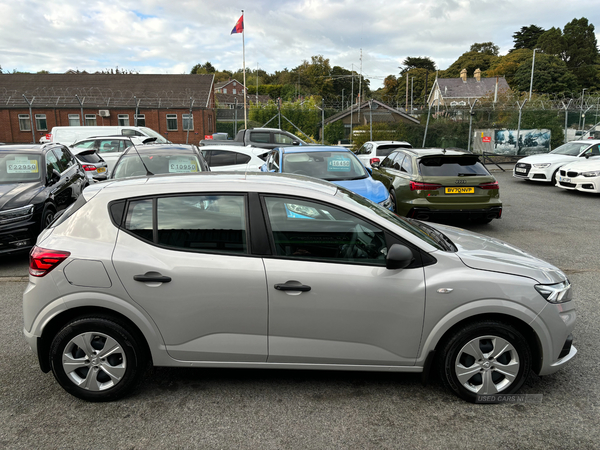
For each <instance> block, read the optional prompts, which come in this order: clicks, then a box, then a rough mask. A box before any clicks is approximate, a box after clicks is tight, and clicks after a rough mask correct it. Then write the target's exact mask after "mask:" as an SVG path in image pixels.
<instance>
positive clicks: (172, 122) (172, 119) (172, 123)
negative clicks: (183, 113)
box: [167, 114, 177, 131]
mask: <svg viewBox="0 0 600 450" xmlns="http://www.w3.org/2000/svg"><path fill="white" fill-rule="evenodd" d="M167 130H168V131H177V114H167Z"/></svg>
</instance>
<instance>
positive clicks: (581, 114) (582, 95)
mask: <svg viewBox="0 0 600 450" xmlns="http://www.w3.org/2000/svg"><path fill="white" fill-rule="evenodd" d="M585 91H587V88H583V91H581V108H580V110H581V113H580V114H579V131H581V119H582V117H583V115H584V112H583V99H584V96H585Z"/></svg>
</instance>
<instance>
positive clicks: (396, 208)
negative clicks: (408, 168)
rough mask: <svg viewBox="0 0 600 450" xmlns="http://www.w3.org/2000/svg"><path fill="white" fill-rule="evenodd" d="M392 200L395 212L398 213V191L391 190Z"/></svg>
mask: <svg viewBox="0 0 600 450" xmlns="http://www.w3.org/2000/svg"><path fill="white" fill-rule="evenodd" d="M390 200H391V201H392V206H393V207H394V209H393V211H394V212H395V213H398V204H397V203H396V191H395V190H393V189H392V190H390Z"/></svg>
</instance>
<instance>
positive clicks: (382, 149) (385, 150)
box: [375, 144, 412, 156]
mask: <svg viewBox="0 0 600 450" xmlns="http://www.w3.org/2000/svg"><path fill="white" fill-rule="evenodd" d="M397 148H412V147H411V146H410V145H398V144H394V145H380V146H379V147H377V149H376V150H375V154H376V155H377V156H388V155H389V154H390V153H392V152H393V151H394V150H396V149H397Z"/></svg>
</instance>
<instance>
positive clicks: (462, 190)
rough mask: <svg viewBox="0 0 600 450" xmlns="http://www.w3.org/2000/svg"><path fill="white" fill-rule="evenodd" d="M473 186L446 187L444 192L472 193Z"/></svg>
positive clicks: (473, 191)
mask: <svg viewBox="0 0 600 450" xmlns="http://www.w3.org/2000/svg"><path fill="white" fill-rule="evenodd" d="M474 193H475V188H474V187H447V188H446V194H474Z"/></svg>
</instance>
